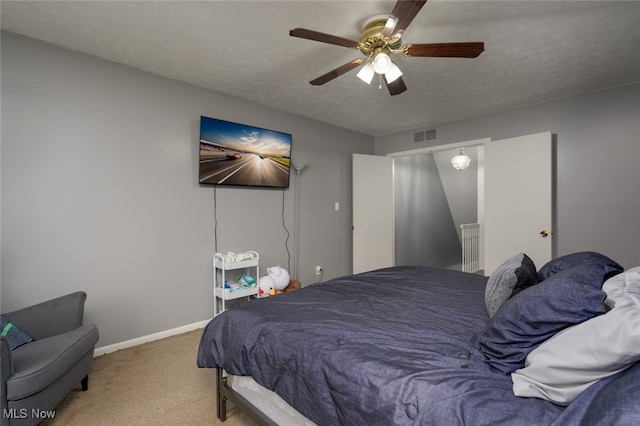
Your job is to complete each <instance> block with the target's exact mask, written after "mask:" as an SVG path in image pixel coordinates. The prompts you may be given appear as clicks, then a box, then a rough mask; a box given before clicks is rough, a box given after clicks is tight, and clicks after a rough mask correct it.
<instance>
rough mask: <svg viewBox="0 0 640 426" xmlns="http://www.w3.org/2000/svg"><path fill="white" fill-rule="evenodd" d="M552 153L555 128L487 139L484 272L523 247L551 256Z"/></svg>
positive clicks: (539, 258) (537, 256)
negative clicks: (514, 136) (528, 133)
mask: <svg viewBox="0 0 640 426" xmlns="http://www.w3.org/2000/svg"><path fill="white" fill-rule="evenodd" d="M551 153H552V150H551V132H544V133H538V134H534V135H528V136H522V137H517V138H511V139H503V140H499V141H491V142H488V143H487V144H485V147H484V155H485V158H484V161H485V167H484V174H485V176H484V179H485V189H484V191H485V206H484V208H485V211H484V228H485V229H484V231H485V232H484V241H485V245H484V247H485V250H484V256H485V257H484V269H485V275H487V276H488V275H490V274H491V272H493V271H494V270H495V269H496V268H497V267H498V266H500V264H501V263H502V262H504V261H505V260H506V259H507V258H509V257H511V256H513V255H515V254H518V253H520V252H524V253H526V254H527V255H528V256H529V257H530V258H531V259H532V260H533V261H534V263H535V264H536V267H538V268H539V267H541V266H542V265H544V264H545V263H546V262H548V261H549V260H551V256H552V253H551V251H552V244H551V208H552V206H551V202H552V169H551V167H552V161H551V155H552V154H551Z"/></svg>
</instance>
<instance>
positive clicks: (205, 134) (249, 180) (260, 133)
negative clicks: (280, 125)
mask: <svg viewBox="0 0 640 426" xmlns="http://www.w3.org/2000/svg"><path fill="white" fill-rule="evenodd" d="M290 166H291V135H290V134H288V133H282V132H276V131H273V130H267V129H261V128H259V127H252V126H247V125H244V124H238V123H232V122H229V121H224V120H218V119H215V118H209V117H200V173H199V180H200V183H201V184H210V185H236V186H258V187H271V188H288V187H289V174H290V170H291V167H290Z"/></svg>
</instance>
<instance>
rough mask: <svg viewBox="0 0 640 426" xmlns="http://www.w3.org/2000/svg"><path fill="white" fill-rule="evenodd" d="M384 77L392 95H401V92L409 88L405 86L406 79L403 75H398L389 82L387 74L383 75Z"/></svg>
mask: <svg viewBox="0 0 640 426" xmlns="http://www.w3.org/2000/svg"><path fill="white" fill-rule="evenodd" d="M383 77H384V83H385V84H386V85H387V89H389V94H390V95H391V96H394V95H399V94H400V93H402V92H404V91H405V90H407V86H405V84H404V80H402V77H398V78H397V79H395V80H394V81H392V82H391V83H389V82H387V77H386V76H384V75H383Z"/></svg>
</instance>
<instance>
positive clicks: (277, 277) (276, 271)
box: [267, 266, 289, 291]
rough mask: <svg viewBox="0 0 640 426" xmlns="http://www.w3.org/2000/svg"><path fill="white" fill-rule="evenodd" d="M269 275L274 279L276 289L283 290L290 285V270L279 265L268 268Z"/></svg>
mask: <svg viewBox="0 0 640 426" xmlns="http://www.w3.org/2000/svg"><path fill="white" fill-rule="evenodd" d="M267 275H268V276H270V277H271V278H272V279H273V282H274V283H275V289H276V290H277V291H282V290H284V289H285V287H287V286H288V285H289V272H287V270H286V269H283V268H281V267H279V266H274V267H271V268H267Z"/></svg>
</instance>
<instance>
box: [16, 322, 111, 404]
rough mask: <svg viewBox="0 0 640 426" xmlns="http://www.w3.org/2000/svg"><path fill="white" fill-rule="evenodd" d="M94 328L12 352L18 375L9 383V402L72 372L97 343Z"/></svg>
mask: <svg viewBox="0 0 640 426" xmlns="http://www.w3.org/2000/svg"><path fill="white" fill-rule="evenodd" d="M98 336H99V335H98V329H97V328H96V326H95V325H93V324H90V325H83V326H80V327H78V328H76V329H75V330H72V331H69V332H66V333H63V334H59V335H57V336H53V337H48V338H45V339H40V340H35V341H33V342H31V343H29V344H28V345H24V346H21V347H19V348H17V349H16V350H14V351H13V352H12V358H13V363H14V364H13V365H14V367H15V369H14V371H15V373H14V374H13V376H11V377H10V378H9V379H8V380H7V400H9V401H17V400H19V399H22V398H26V397H28V396H30V395H33V394H35V393H38V392H40V391H41V390H43V389H45V388H46V387H47V386H49V385H50V384H51V383H53V382H55V381H56V380H57V379H58V378H59V377H61V376H62V375H63V374H65V373H66V372H67V370H69V368H71V367H72V366H73V365H74V364H75V363H76V362H77V361H78V360H79V359H80V358H81V357H82V356H83V355H84V354H86V353H87V352H88V351H92V350H93V348H94V346H95V345H96V343H97V342H98Z"/></svg>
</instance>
